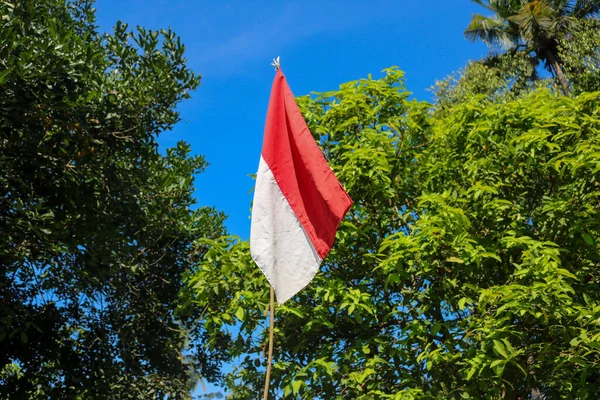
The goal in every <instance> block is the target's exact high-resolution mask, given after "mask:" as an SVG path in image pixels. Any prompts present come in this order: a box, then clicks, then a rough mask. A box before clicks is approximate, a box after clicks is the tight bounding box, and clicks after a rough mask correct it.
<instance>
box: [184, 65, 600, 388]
mask: <svg viewBox="0 0 600 400" xmlns="http://www.w3.org/2000/svg"><path fill="white" fill-rule="evenodd" d="M408 97H409V93H408V92H407V91H406V89H405V87H404V84H403V74H402V72H401V71H399V70H397V69H389V70H386V73H385V76H384V77H383V78H382V79H379V80H374V79H372V78H370V77H369V78H368V79H362V80H359V81H356V82H350V83H347V84H344V85H342V86H341V87H340V89H339V90H337V91H333V92H327V93H319V94H315V95H314V96H312V97H304V98H300V99H298V102H299V104H300V107H301V110H302V112H303V115H304V116H305V119H306V120H307V123H308V125H309V127H310V129H311V132H313V135H314V136H315V138H316V139H317V140H318V142H319V143H320V144H321V147H322V149H323V151H324V153H325V155H326V157H327V158H328V160H329V162H330V164H331V165H332V168H333V170H334V171H335V173H336V175H337V176H338V177H339V179H340V180H341V181H342V183H343V184H344V186H345V187H346V189H347V190H348V191H349V193H350V195H351V197H352V198H353V200H354V202H355V204H354V206H353V207H352V208H351V210H350V213H349V215H348V216H347V218H346V219H345V220H344V221H343V222H342V224H341V226H340V230H339V232H338V235H337V238H336V243H335V246H334V248H333V250H332V252H331V253H330V254H329V255H328V257H327V258H326V259H325V261H324V266H323V267H322V268H321V271H320V272H319V273H318V274H317V276H316V278H315V279H314V280H313V281H312V283H311V284H310V285H309V286H308V287H307V288H306V289H305V290H303V291H301V292H300V293H299V294H298V295H297V296H295V297H294V298H293V299H292V300H291V301H290V302H288V303H285V304H284V305H283V306H280V307H278V308H277V311H276V312H277V318H276V327H275V351H274V365H273V371H272V385H273V386H274V388H275V389H274V392H276V393H277V394H278V395H280V396H283V397H284V398H298V399H300V398H301V399H319V398H322V399H373V398H381V399H385V398H390V399H405V398H406V399H461V398H462V399H464V398H477V399H487V398H489V399H496V398H511V399H515V398H536V397H539V396H540V395H542V396H543V398H544V399H567V398H568V399H573V398H575V399H577V398H579V399H584V398H596V397H597V396H598V394H599V393H600V375H599V373H598V371H599V369H598V365H599V363H600V273H599V272H598V271H599V269H598V266H599V265H600V264H599V263H600V254H599V249H600V247H599V246H600V244H599V243H600V212H599V211H598V210H600V207H599V206H600V203H599V200H600V186H599V184H598V182H599V181H600V179H599V178H600V176H599V174H600V115H599V114H598V109H599V106H600V93H584V94H581V95H579V96H577V97H574V98H568V97H564V96H556V95H555V94H553V93H552V92H550V91H548V90H547V89H538V90H535V91H533V92H531V93H529V94H527V95H524V97H523V98H519V99H515V100H512V101H507V102H497V103H494V102H482V101H480V100H482V97H483V96H475V97H473V98H472V99H469V100H467V101H465V102H463V103H460V104H456V105H455V106H454V107H453V108H452V112H451V113H446V114H443V115H440V114H439V113H435V114H432V113H430V111H429V110H430V105H429V104H427V103H423V102H417V101H409V100H408ZM206 243H207V242H206V241H204V242H202V244H203V245H204V244H206ZM208 244H210V249H209V251H208V253H207V255H206V257H205V259H204V260H203V262H202V263H201V264H200V265H199V266H198V267H197V269H196V271H195V272H194V273H192V274H190V276H189V279H188V288H187V289H186V290H185V291H184V293H183V294H182V301H183V304H185V305H187V307H191V308H194V307H197V308H198V309H200V310H201V311H202V314H201V315H199V316H198V322H199V323H198V324H197V325H196V330H195V331H194V332H195V335H205V336H206V337H207V341H206V347H205V348H204V351H205V352H206V353H207V354H210V353H211V352H213V351H219V352H223V351H225V352H226V353H225V354H226V357H227V359H228V360H230V361H232V362H233V365H234V369H233V371H232V372H231V373H229V374H228V375H227V376H226V377H225V378H224V379H223V380H222V382H223V383H224V384H225V385H226V386H227V387H228V388H229V397H230V398H234V399H254V398H256V397H257V395H258V394H259V393H260V392H261V389H262V385H263V383H264V381H263V379H264V366H265V365H264V364H265V361H266V357H265V355H264V351H265V349H266V347H265V346H266V332H267V321H266V309H267V305H268V284H267V282H266V280H265V279H264V277H263V276H262V274H261V273H260V271H259V270H258V268H257V267H256V266H255V265H254V263H253V262H252V260H251V259H250V256H249V252H248V244H247V243H246V242H243V241H240V240H236V239H233V238H222V239H220V240H217V241H211V242H208ZM221 354H223V353H221Z"/></svg>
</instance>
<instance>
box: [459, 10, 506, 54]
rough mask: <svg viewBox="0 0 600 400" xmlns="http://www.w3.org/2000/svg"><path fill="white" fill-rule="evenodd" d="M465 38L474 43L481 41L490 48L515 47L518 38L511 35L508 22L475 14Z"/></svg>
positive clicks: (466, 30)
mask: <svg viewBox="0 0 600 400" xmlns="http://www.w3.org/2000/svg"><path fill="white" fill-rule="evenodd" d="M465 37H466V38H467V39H469V40H471V41H473V42H475V41H477V40H481V41H482V42H484V43H485V44H487V45H488V46H493V45H497V44H498V45H500V46H502V47H504V48H511V47H514V46H515V45H516V44H517V42H518V38H517V37H515V36H514V35H512V34H511V31H510V29H509V26H508V24H507V22H506V21H504V20H503V19H501V18H496V17H484V16H483V15H480V14H475V15H474V16H473V19H472V20H471V23H470V24H469V26H468V27H467V29H465Z"/></svg>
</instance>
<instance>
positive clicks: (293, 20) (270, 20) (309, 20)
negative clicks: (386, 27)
mask: <svg viewBox="0 0 600 400" xmlns="http://www.w3.org/2000/svg"><path fill="white" fill-rule="evenodd" d="M272 4H273V5H272V6H271V7H269V8H265V9H262V10H253V12H252V13H251V15H248V18H249V19H251V20H254V21H255V22H253V23H251V24H246V25H245V27H244V29H240V30H238V31H235V30H232V32H231V35H230V36H229V37H227V38H226V39H225V40H222V41H221V42H218V43H216V42H214V41H211V42H207V43H206V45H208V46H205V47H204V48H203V49H202V51H201V52H199V53H197V54H198V56H197V57H196V58H195V59H194V60H193V61H194V62H195V63H198V64H199V66H200V67H201V69H202V71H204V72H205V73H207V74H208V73H209V72H210V74H211V75H213V76H214V75H215V74H228V73H229V72H231V71H233V70H239V65H240V64H243V63H249V62H253V61H256V60H259V59H260V60H268V59H270V58H269V57H271V58H272V57H275V56H277V55H278V54H276V53H277V52H279V51H281V50H282V49H283V48H284V47H285V46H286V45H292V44H294V43H297V42H299V41H301V40H302V39H306V38H309V37H312V36H315V35H318V34H321V33H331V32H343V31H345V30H347V29H352V28H356V27H358V26H360V25H366V24H370V23H373V22H375V21H377V19H378V18H381V16H382V14H383V13H385V9H384V8H383V7H382V4H381V3H380V2H377V1H375V2H369V3H367V2H365V5H364V6H363V7H353V8H348V7H347V6H346V5H345V4H346V3H345V2H342V1H329V2H324V1H315V0H312V1H311V0H309V1H294V2H283V4H281V3H272Z"/></svg>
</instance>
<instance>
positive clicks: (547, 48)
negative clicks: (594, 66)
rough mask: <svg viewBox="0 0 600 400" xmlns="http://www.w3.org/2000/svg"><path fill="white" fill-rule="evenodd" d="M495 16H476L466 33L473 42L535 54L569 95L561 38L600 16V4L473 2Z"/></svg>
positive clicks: (582, 0)
mask: <svg viewBox="0 0 600 400" xmlns="http://www.w3.org/2000/svg"><path fill="white" fill-rule="evenodd" d="M472 1H474V2H475V3H477V4H479V5H481V6H483V7H485V8H486V9H488V10H489V11H491V12H493V13H494V14H495V15H493V16H491V17H484V16H483V15H479V14H476V15H474V16H473V19H472V20H471V23H470V24H469V26H468V27H467V29H466V30H465V36H466V37H467V39H470V40H472V41H476V40H481V41H483V42H484V43H486V44H487V45H488V46H494V45H496V46H497V45H499V46H501V47H504V48H505V49H511V50H513V51H526V52H527V53H531V54H532V55H533V57H534V58H535V60H536V62H537V61H543V62H544V63H545V65H546V68H548V69H549V70H550V71H552V72H553V73H554V75H555V76H556V77H557V78H558V81H559V82H560V85H561V88H562V91H563V93H564V94H565V95H568V94H569V92H570V91H569V82H568V81H567V78H566V76H565V74H564V72H563V69H562V66H561V62H560V59H559V56H558V45H559V39H560V37H561V36H562V35H563V34H564V33H565V32H566V31H568V29H569V26H571V24H573V23H575V22H576V21H577V20H578V19H583V18H588V17H592V16H595V15H597V14H598V13H599V12H600V0H576V1H573V0H472Z"/></svg>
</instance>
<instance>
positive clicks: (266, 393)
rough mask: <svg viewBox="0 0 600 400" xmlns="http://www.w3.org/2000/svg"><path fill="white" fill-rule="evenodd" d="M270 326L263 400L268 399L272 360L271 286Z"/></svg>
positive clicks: (272, 300) (273, 293) (273, 294)
mask: <svg viewBox="0 0 600 400" xmlns="http://www.w3.org/2000/svg"><path fill="white" fill-rule="evenodd" d="M269 314H270V315H271V317H270V320H271V326H270V327H269V356H268V357H267V374H266V376H265V395H264V397H263V398H264V400H268V399H269V382H270V380H271V362H272V360H273V326H274V325H275V291H274V290H273V286H271V311H270V313H269Z"/></svg>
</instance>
